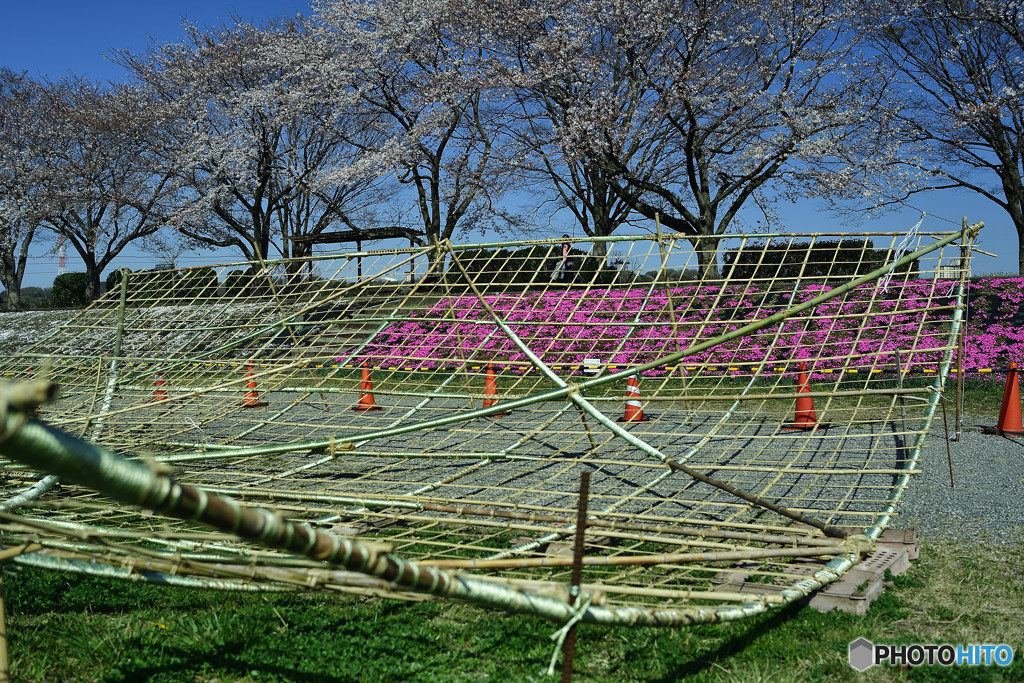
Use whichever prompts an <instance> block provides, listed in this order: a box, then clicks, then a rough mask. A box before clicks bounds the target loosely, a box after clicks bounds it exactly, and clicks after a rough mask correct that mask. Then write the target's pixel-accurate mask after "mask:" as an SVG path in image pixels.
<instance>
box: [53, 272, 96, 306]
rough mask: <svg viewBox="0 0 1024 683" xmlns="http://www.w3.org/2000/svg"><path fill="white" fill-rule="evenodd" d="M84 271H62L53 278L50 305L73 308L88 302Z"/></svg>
mask: <svg viewBox="0 0 1024 683" xmlns="http://www.w3.org/2000/svg"><path fill="white" fill-rule="evenodd" d="M86 283H87V278H86V275H85V273H63V274H61V275H58V276H57V277H55V278H54V279H53V291H52V292H51V293H50V305H51V306H53V307H54V308H75V307H78V306H84V305H86V304H87V303H89V300H88V299H87V298H86V296H85V286H86Z"/></svg>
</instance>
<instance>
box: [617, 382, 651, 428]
mask: <svg viewBox="0 0 1024 683" xmlns="http://www.w3.org/2000/svg"><path fill="white" fill-rule="evenodd" d="M650 419H651V418H649V417H646V416H645V415H644V407H643V404H642V403H640V380H639V379H637V376H636V375H630V376H629V377H628V378H627V379H626V413H625V414H624V415H623V416H622V419H621V420H618V422H647V421H648V420H650Z"/></svg>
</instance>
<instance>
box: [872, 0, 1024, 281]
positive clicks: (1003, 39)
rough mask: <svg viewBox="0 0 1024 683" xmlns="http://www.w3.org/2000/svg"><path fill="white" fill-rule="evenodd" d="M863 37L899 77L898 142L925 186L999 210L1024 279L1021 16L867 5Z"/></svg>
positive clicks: (949, 4) (1007, 8)
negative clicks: (974, 196) (1010, 229)
mask: <svg viewBox="0 0 1024 683" xmlns="http://www.w3.org/2000/svg"><path fill="white" fill-rule="evenodd" d="M865 15H866V16H868V17H869V18H870V21H869V22H868V23H867V29H866V31H865V33H866V34H867V35H868V36H869V37H870V38H871V39H872V42H873V44H874V45H875V47H876V48H877V49H878V52H879V55H880V56H881V59H882V61H883V63H884V64H885V65H886V66H887V67H888V68H889V69H891V70H892V71H894V72H895V73H898V74H900V75H901V76H902V77H903V85H904V93H905V97H906V100H907V106H906V108H905V109H904V110H903V111H902V112H901V114H900V118H899V122H900V124H901V126H900V129H901V137H902V139H903V142H904V144H905V146H906V147H908V148H909V149H911V150H912V151H913V154H914V156H913V158H912V159H910V160H909V162H908V163H909V164H910V165H912V166H913V167H914V168H916V169H919V170H921V171H923V172H924V173H925V174H926V175H927V176H928V177H930V179H931V182H926V183H923V184H921V185H920V186H916V187H913V188H911V191H913V192H920V191H923V190H933V189H945V188H966V189H969V190H972V191H974V192H977V193H978V194H980V195H982V196H984V197H986V198H988V199H989V200H991V201H992V202H994V203H995V204H996V205H998V206H999V207H1000V208H1002V209H1003V210H1005V211H1006V213H1007V214H1008V215H1009V217H1010V219H1011V220H1012V221H1013V224H1014V227H1015V228H1016V231H1017V235H1018V267H1019V273H1020V274H1021V275H1024V183H1022V178H1024V10H1022V7H1021V4H1020V3H1019V2H994V1H993V0H927V1H919V2H911V3H905V2H902V3H893V2H882V3H872V4H869V5H868V7H867V8H866V11H865Z"/></svg>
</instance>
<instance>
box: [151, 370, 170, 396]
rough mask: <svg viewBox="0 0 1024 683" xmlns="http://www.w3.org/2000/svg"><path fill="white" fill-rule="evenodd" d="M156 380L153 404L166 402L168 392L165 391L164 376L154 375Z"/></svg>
mask: <svg viewBox="0 0 1024 683" xmlns="http://www.w3.org/2000/svg"><path fill="white" fill-rule="evenodd" d="M153 376H154V377H155V378H156V381H155V383H154V385H153V386H154V388H153V402H156V401H166V400H167V390H166V389H164V376H163V375H162V374H160V373H159V372H158V373H156V374H155V375H153Z"/></svg>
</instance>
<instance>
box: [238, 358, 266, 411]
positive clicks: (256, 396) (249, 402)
mask: <svg viewBox="0 0 1024 683" xmlns="http://www.w3.org/2000/svg"><path fill="white" fill-rule="evenodd" d="M245 376H246V379H248V380H249V381H247V382H246V383H245V398H243V399H242V407H243V408H266V407H267V406H268V405H269V404H268V403H267V402H266V401H261V400H260V392H258V391H256V378H255V377H253V376H252V363H250V364H249V369H248V370H247V371H246V373H245Z"/></svg>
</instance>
